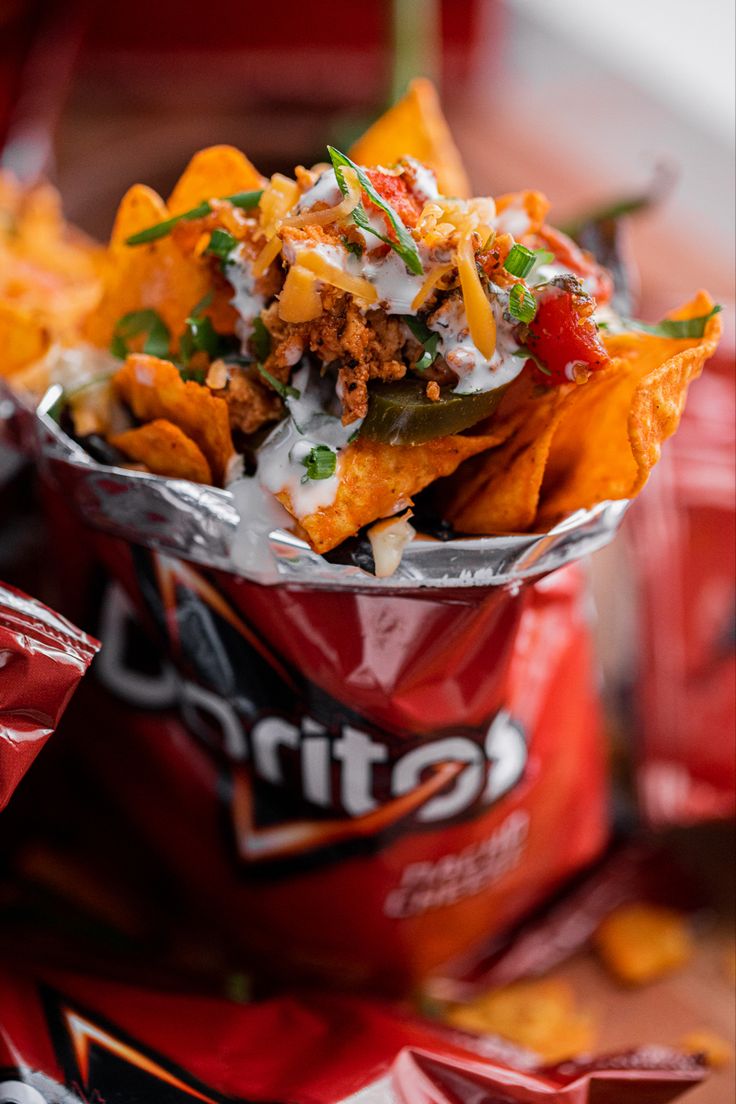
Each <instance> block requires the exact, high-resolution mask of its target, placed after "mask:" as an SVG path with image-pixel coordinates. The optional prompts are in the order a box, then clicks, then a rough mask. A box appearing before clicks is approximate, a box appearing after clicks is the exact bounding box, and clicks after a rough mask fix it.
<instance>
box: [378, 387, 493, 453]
mask: <svg viewBox="0 0 736 1104" xmlns="http://www.w3.org/2000/svg"><path fill="white" fill-rule="evenodd" d="M426 386H427V385H426V383H422V382H421V381H420V380H411V379H404V380H398V381H397V382H395V383H373V384H371V386H370V398H369V402H368V414H367V415H366V417H365V420H364V421H363V425H362V426H361V429H360V435H361V437H370V438H371V439H372V440H374V441H383V443H384V444H387V445H421V444H422V443H423V442H424V441H431V440H433V439H434V438H435V437H448V436H449V435H450V434H452V433H459V432H460V430H462V429H467V428H468V427H469V426H472V425H475V423H476V422H479V421H481V419H482V418H487V417H488V416H489V415H490V414H492V413H493V411H494V410H495V409H496V407H497V406H498V404H499V402H500V401H501V396H502V395H503V392H504V391H505V387H496V388H494V390H493V391H476V392H474V393H473V394H470V395H458V394H457V392H455V391H452V390H451V389H450V388H449V387H444V388H442V390H441V392H440V397H439V399H435V400H432V399H428V398H427V395H426Z"/></svg>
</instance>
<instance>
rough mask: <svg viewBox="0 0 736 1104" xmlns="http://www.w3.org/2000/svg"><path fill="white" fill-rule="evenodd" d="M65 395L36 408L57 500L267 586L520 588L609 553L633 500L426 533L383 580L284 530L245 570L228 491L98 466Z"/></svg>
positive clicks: (100, 523) (121, 533)
mask: <svg viewBox="0 0 736 1104" xmlns="http://www.w3.org/2000/svg"><path fill="white" fill-rule="evenodd" d="M60 396H61V388H59V387H52V388H51V389H50V390H49V391H48V392H47V394H46V395H45V397H44V399H43V400H42V402H41V403H40V404H39V407H38V409H37V421H36V427H37V432H38V446H39V450H40V454H41V458H42V460H43V462H44V464H45V465H46V467H47V469H48V470H49V471H50V473H51V474H52V476H53V478H54V480H55V481H56V482H57V483H58V485H59V489H60V492H61V493H63V494H64V496H65V498H66V500H67V501H68V502H69V505H70V507H73V508H75V509H76V510H77V511H78V512H79V513H80V514H81V515H82V517H83V518H84V520H85V521H86V523H87V524H89V525H91V526H93V527H95V528H97V529H100V530H102V531H104V532H106V533H109V534H111V535H113V536H116V537H122V538H124V539H125V540H128V541H131V542H133V543H135V544H142V545H145V546H146V547H148V548H153V549H156V550H157V551H159V552H164V553H167V554H169V555H172V556H178V557H181V558H182V559H186V560H191V561H193V562H194V563H198V564H202V565H203V566H206V567H213V568H219V569H221V570H224V571H229V572H232V573H234V574H236V575H240V576H243V577H244V578H248V579H251V580H252V581H254V582H257V583H262V584H278V583H282V584H284V583H285V584H290V585H295V586H301V585H303V586H309V587H324V588H329V589H334V588H336V587H347V588H350V589H359V590H371V591H372V590H375V591H394V590H402V591H403V590H412V589H417V588H421V587H431V588H442V587H446V588H450V587H452V588H465V587H480V586H484V587H485V586H514V585H519V584H521V583H522V582H523V581H527V580H531V579H534V578H537V577H539V576H541V575H545V574H547V573H548V572H550V571H554V570H556V569H557V568H559V567H563V566H564V565H565V564H568V563H571V562H572V561H573V560H578V559H580V558H581V557H583V556H587V555H588V554H590V553H592V552H595V551H597V550H598V549H599V548H602V547H603V546H604V545H606V544H608V543H609V541H611V540H612V538H613V537H614V536H615V534H616V532H617V530H618V527H619V525H620V524H621V521H622V519H623V517H624V514H625V513H626V510H627V509H628V506H629V502H628V500H619V501H613V502H601V503H599V504H598V505H596V506H594V507H593V508H592V509H590V510H578V511H576V512H575V513H574V514H571V515H570V516H569V517H567V518H565V520H564V521H562V522H560V523H559V524H558V525H556V526H554V528H552V529H550V530H549V532H546V533H524V534H518V535H510V536H495V537H458V538H456V539H453V540H447V541H440V540H436V539H434V538H429V537H424V536H422V535H421V534H420V535H418V536H417V538H416V539H415V540H413V541H412V542H411V543H410V544H408V545H407V547H406V548H405V550H404V554H403V557H402V560H401V563H400V564H399V567H398V568H397V570H396V572H395V573H394V574H393V575H392V576H391V577H390V578H387V579H386V578H382V579H379V578H376V577H375V576H374V575H373V574H371V573H370V572H369V571H366V570H364V569H363V568H361V567H359V566H357V565H356V564H354V563H331V562H330V561H329V560H327V559H325V557H324V556H321V555H319V554H318V553H316V552H314V551H313V550H312V549H311V548H310V547H309V545H308V544H307V543H306V542H305V541H304V540H301V539H300V538H299V537H297V536H295V535H294V534H293V533H290V532H289V531H288V530H286V529H282V528H278V527H275V528H273V529H270V530H264V531H263V533H262V534H261V539H260V540H259V544H260V546H261V547H260V551H259V554H258V555H257V556H254V555H253V554H252V551H253V550H252V549H251V553H250V554H249V555H248V557H247V558H246V560H245V561H244V558H243V556H242V554H241V553H240V552H239V549H240V548H241V547H242V543H243V541H242V537H243V530H244V529H245V530H246V532H247V529H248V520H247V519H242V520H241V518H240V516H239V513H238V511H237V509H236V507H235V503H234V498H233V495H232V493H231V492H230V491H228V490H220V489H218V488H215V487H205V486H202V485H200V484H196V483H191V482H188V481H186V480H180V479H168V478H164V477H163V476H158V475H150V474H148V473H144V472H137V471H129V470H127V469H123V468H116V467H110V466H107V465H103V464H100V463H98V462H97V461H95V460H93V459H92V458H91V457H90V456H89V455H88V454H87V453H86V452H85V451H84V450H83V449H82V448H81V447H80V446H79V445H78V444H77V443H76V442H75V441H73V440H72V439H71V438H70V437H69V436H68V435H67V434H66V433H64V431H63V430H62V429H61V428H60V427H59V425H58V424H57V422H56V421H55V419H54V417H53V416H52V411H53V409H54V407H55V405H56V403H57V402H58V400H59V398H60Z"/></svg>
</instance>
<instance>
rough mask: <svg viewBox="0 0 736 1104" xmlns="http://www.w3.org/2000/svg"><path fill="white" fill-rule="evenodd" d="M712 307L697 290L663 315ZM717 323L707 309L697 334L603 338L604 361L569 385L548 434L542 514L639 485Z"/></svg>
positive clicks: (714, 340)
mask: <svg viewBox="0 0 736 1104" xmlns="http://www.w3.org/2000/svg"><path fill="white" fill-rule="evenodd" d="M712 307H713V302H712V300H711V298H710V296H709V295H707V293H706V292H702V291H701V292H699V293H698V295H697V296H696V297H695V298H694V299H693V300H692V301H691V302H690V303H688V304H686V306H684V307H682V308H681V309H680V310H679V311H676V312H674V313H673V314H672V315H671V317H673V318H695V317H698V316H700V315H703V314H707V313H708V312H709V311H710V310H711V309H712ZM721 325H722V324H721V320H720V318H719V317H718V316H717V315H715V316H714V317H713V318H711V319H710V321H709V322H708V324H707V326H706V331H705V334H704V336H703V337H702V338H699V339H697V340H692V339H690V340H682V339H674V338H666V337H654V336H652V335H650V334H645V333H625V334H619V335H615V336H610V337H608V338H607V339H606V345H607V347H608V351H609V353H610V354H611V357H612V360H611V363H610V365H608V367H606V368H605V369H603V370H602V371H601V372H597V373H594V375H593V376H591V378H590V380H589V381H588V382H587V383H586V384H584V385H583V386H582V387H578V388H576V389H575V391H574V392H573V393H572V395H571V401H570V402H568V404H567V405H566V408H565V411H564V414H563V416H562V418H561V421H560V424H559V427H558V429H557V431H556V433H555V435H554V438H553V441H552V445H551V449H550V454H549V465H548V468H547V471H546V473H545V478H544V483H543V486H542V496H541V512H542V516H543V518H544V519H546V520H547V521H549V520H554V519H555V518H558V517H562V516H564V515H566V514H569V513H571V512H572V511H574V510H578V509H581V508H587V507H589V506H593V505H594V504H595V503H597V502H602V501H605V500H606V499H618V498H631V497H633V496H634V495H637V494H638V493H639V491H641V489H642V487H643V486H644V484H645V483H646V481H647V479H648V478H649V473H650V472H651V470H652V468H653V467H654V465H655V464H656V463H657V461H658V460H659V457H660V454H661V446H662V442H663V441H665V440H666V439H667V438H668V437H670V436H671V435H672V434H673V433H674V432H675V430H676V429H677V426H678V424H679V421H680V416H681V414H682V411H683V409H684V405H685V399H686V396H687V389H688V386H689V384H690V383H691V382H692V380H694V379H696V378H697V376H699V375H700V373H701V371H702V369H703V365H704V364H705V362H706V360H707V359H708V357H710V356H711V355H712V354H713V352H714V351H715V348H716V345H717V344H718V339H719V337H720V333H721Z"/></svg>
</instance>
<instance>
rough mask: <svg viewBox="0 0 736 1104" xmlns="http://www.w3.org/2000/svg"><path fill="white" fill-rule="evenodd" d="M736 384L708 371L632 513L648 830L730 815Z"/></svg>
mask: <svg viewBox="0 0 736 1104" xmlns="http://www.w3.org/2000/svg"><path fill="white" fill-rule="evenodd" d="M735 473H736V385H735V384H734V380H733V376H732V375H730V376H727V375H726V374H722V375H717V374H715V373H711V374H709V373H706V375H705V376H704V377H703V379H702V380H699V381H698V384H697V386H696V387H694V388H693V389H692V393H691V397H690V401H689V402H688V407H687V411H686V413H685V416H684V417H683V420H682V424H681V426H680V431H679V433H678V434H677V436H676V437H675V438H674V439H673V440H672V441H671V442H669V444H668V451H667V453H666V455H665V457H664V459H663V461H662V464H661V465H660V466H659V467H658V468H657V471H656V472H655V473H654V475H653V477H652V480H651V487H650V488H649V490H648V493H647V495H645V496H643V497H642V500H641V502H640V503H637V506H636V508H635V509H634V510H633V511H632V516H631V519H630V529H629V533H630V538H631V540H632V542H633V545H634V557H633V559H634V562H635V564H636V565H637V572H638V611H639V612H638V616H639V624H640V630H639V636H640V640H641V657H640V660H641V666H640V672H639V679H638V685H637V696H638V706H639V727H640V730H641V743H640V746H639V748H638V755H637V757H638V767H639V773H638V785H639V794H640V798H641V804H642V808H643V811H644V814H645V816H646V817H647V819H648V820H649V821H650V823H653V824H656V825H672V824H692V823H696V822H698V821H704V820H714V819H719V818H724V817H732V816H733V815H734V813H735V812H736V746H735V744H734V733H735V732H736V572H735V570H734V569H735V568H736V485H735V482H734V476H735Z"/></svg>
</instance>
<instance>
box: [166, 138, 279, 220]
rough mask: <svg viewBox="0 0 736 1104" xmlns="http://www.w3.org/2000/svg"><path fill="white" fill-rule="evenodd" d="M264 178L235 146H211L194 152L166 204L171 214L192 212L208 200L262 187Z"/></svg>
mask: <svg viewBox="0 0 736 1104" xmlns="http://www.w3.org/2000/svg"><path fill="white" fill-rule="evenodd" d="M263 184H264V180H263V177H262V176H261V174H260V173H259V172H258V170H257V169H256V168H255V167H254V166H253V165H252V164H251V163H250V161H249V160H248V158H247V157H246V156H245V154H244V153H241V152H240V150H239V149H236V148H235V146H209V147H208V148H207V149H203V150H199V152H198V153H195V155H194V157H193V158H192V159H191V161H190V162H189V164H188V165H187V167H186V169H185V170H184V172H183V173H182V175H181V176H180V178H179V180H178V182H177V184H176V187H175V188H174V190H173V192H172V193H171V195H170V196H169V201H168V204H167V207H168V210H169V215H179V214H181V213H182V212H183V211H190V210H191V209H192V207H196V206H197V204H199V203H201V202H202V201H203V200H205V199H222V198H224V197H225V196H229V195H234V194H235V192H248V191H255V190H256V189H257V188H262V187H263Z"/></svg>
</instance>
